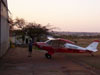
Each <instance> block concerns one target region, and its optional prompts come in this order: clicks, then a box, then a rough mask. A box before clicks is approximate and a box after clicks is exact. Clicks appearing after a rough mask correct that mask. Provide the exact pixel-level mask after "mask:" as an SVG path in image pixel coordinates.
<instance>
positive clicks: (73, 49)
mask: <svg viewBox="0 0 100 75" xmlns="http://www.w3.org/2000/svg"><path fill="white" fill-rule="evenodd" d="M98 44H99V41H98V40H95V41H94V42H93V43H91V44H90V45H89V46H87V47H86V48H83V47H80V46H78V45H75V43H74V42H72V41H69V40H65V39H61V38H57V39H54V38H53V39H49V40H47V41H46V42H36V43H35V44H34V45H35V46H37V47H38V48H40V49H42V50H46V51H47V53H46V54H45V56H46V58H48V59H51V57H52V55H53V54H54V53H57V52H60V53H90V54H91V55H92V56H93V54H92V53H93V52H97V51H98V50H97V46H98Z"/></svg>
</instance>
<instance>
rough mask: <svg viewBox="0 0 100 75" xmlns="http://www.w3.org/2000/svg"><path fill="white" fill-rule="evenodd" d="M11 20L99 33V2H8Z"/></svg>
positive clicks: (73, 0)
mask: <svg viewBox="0 0 100 75" xmlns="http://www.w3.org/2000/svg"><path fill="white" fill-rule="evenodd" d="M8 7H9V10H10V11H11V13H12V16H13V18H15V17H20V18H24V19H25V20H27V21H30V22H31V21H33V22H37V23H40V24H42V25H47V24H48V23H50V24H51V25H53V27H57V28H58V30H60V31H73V32H74V31H75V32H100V0H8Z"/></svg>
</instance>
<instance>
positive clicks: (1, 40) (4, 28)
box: [0, 0, 9, 57]
mask: <svg viewBox="0 0 100 75" xmlns="http://www.w3.org/2000/svg"><path fill="white" fill-rule="evenodd" d="M4 2H5V4H7V0H4ZM0 5H1V8H0V12H1V16H0V18H1V19H0V20H1V21H0V57H1V56H3V55H4V54H5V53H6V51H7V50H8V47H9V25H8V21H7V19H8V11H7V9H6V7H5V6H4V5H3V3H2V2H1V4H0Z"/></svg>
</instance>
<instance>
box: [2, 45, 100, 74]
mask: <svg viewBox="0 0 100 75" xmlns="http://www.w3.org/2000/svg"><path fill="white" fill-rule="evenodd" d="M44 54H45V52H44V51H38V50H33V52H32V57H28V50H27V48H19V47H17V48H13V49H10V50H9V51H8V53H7V54H6V55H5V56H4V57H3V58H2V59H0V75H99V73H97V72H96V71H95V70H94V69H92V68H91V67H89V66H88V65H84V64H81V63H79V61H78V60H75V61H74V59H70V58H69V57H67V56H66V53H63V54H62V53H59V54H54V55H53V58H52V59H50V60H48V59H46V58H45V56H44Z"/></svg>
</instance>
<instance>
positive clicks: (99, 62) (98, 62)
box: [68, 38, 100, 69]
mask: <svg viewBox="0 0 100 75" xmlns="http://www.w3.org/2000/svg"><path fill="white" fill-rule="evenodd" d="M75 40H76V41H78V43H77V44H78V45H80V46H82V47H86V46H88V45H89V44H90V43H92V42H93V41H94V40H100V39H98V38H94V39H75ZM98 50H99V51H98V52H95V53H94V55H95V56H94V57H93V56H91V55H90V54H88V53H86V54H81V53H76V54H74V53H73V54H68V56H69V57H70V58H72V59H77V60H79V61H80V62H84V63H86V64H88V65H90V66H92V67H94V68H96V69H100V44H99V46H98Z"/></svg>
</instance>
